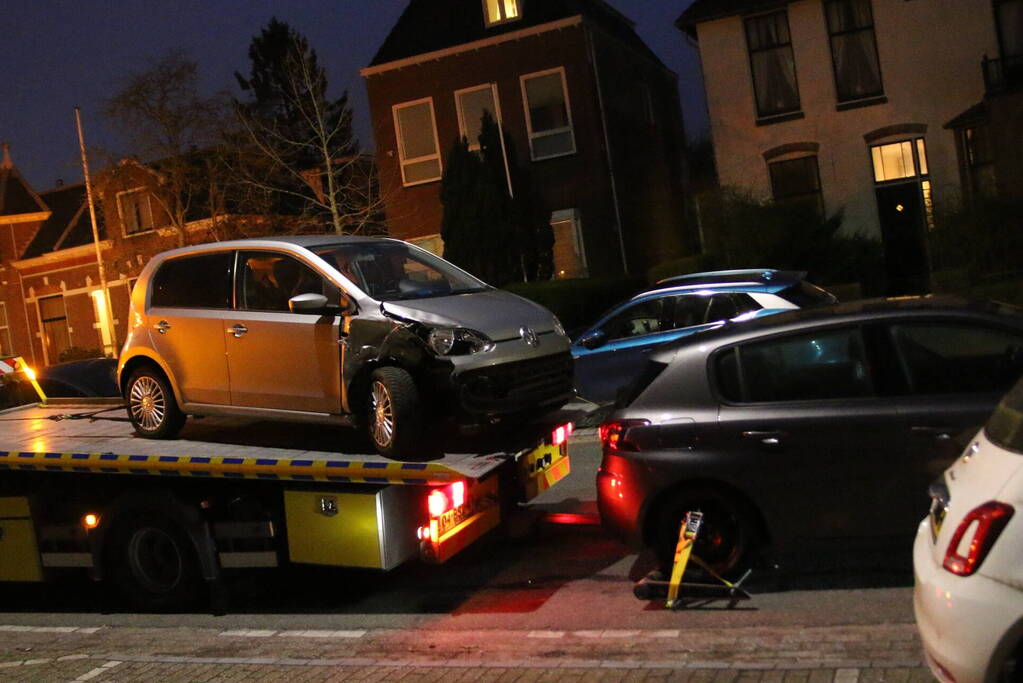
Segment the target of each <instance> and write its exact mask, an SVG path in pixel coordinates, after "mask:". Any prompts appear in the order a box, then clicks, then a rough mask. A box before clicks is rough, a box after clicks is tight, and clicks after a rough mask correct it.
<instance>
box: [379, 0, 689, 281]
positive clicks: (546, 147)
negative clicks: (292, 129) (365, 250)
mask: <svg viewBox="0 0 1023 683" xmlns="http://www.w3.org/2000/svg"><path fill="white" fill-rule="evenodd" d="M362 75H363V77H364V78H365V81H366V88H367V91H368V94H369V103H370V109H371V116H372V125H373V135H374V138H375V141H376V150H377V163H378V169H379V177H380V185H381V193H382V196H383V198H384V201H385V204H386V212H387V216H388V228H389V232H390V234H391V235H392V236H395V237H398V238H401V239H406V240H409V241H412V242H416V243H419V244H420V245H421V246H425V247H426V248H428V249H431V250H432V251H434V252H436V253H442V250H443V245H442V243H441V239H440V236H439V232H440V225H441V217H442V211H443V209H442V206H441V203H440V198H439V190H440V180H441V177H442V175H443V172H444V161H445V159H444V158H445V156H446V155H447V153H448V151H449V150H450V149H451V147H452V145H453V143H454V141H455V140H457V139H458V138H459V137H460V136H465V137H466V138H468V139H469V140H470V143H471V144H472V143H473V142H474V141H475V140H476V138H477V137H478V134H479V128H480V123H479V122H480V119H481V117H482V114H483V111H484V110H488V111H490V113H491V114H492V115H493V116H494V118H495V119H496V120H497V121H498V123H499V125H500V127H501V128H502V130H503V131H504V133H505V135H506V136H507V137H508V138H509V139H510V141H511V145H510V148H511V149H512V150H514V156H515V157H517V158H513V159H509V163H511V164H520V165H523V164H528V165H529V169H528V170H529V172H530V174H531V176H532V179H533V180H532V183H533V185H534V186H535V187H536V188H538V189H539V191H540V193H541V195H542V197H543V200H544V202H545V203H546V206H547V207H548V208H550V209H551V211H552V213H551V224H552V226H553V228H554V233H555V273H556V276H559V277H581V276H586V275H593V276H601V275H609V274H615V273H622V272H642V271H643V269H645V268H646V267H648V266H649V265H652V264H654V263H656V262H658V261H660V260H664V259H667V258H672V257H674V256H677V255H680V254H681V253H682V252H683V250H684V248H685V246H686V244H685V234H684V230H683V207H684V202H683V196H682V169H681V152H682V144H683V143H682V140H683V125H682V115H681V109H680V107H679V102H678V90H677V83H676V76H675V74H674V73H672V72H671V71H669V70H668V69H667V68H666V67H665V66H664V64H663V63H662V62H661V61H660V60H659V59H658V58H657V56H656V55H654V54H653V53H652V52H651V51H650V49H649V48H648V47H647V46H646V45H645V44H644V43H643V41H642V40H641V39H640V38H639V36H638V35H637V34H636V32H635V31H634V29H633V25H632V22H631V21H630V20H629V19H627V18H626V17H624V16H623V15H621V14H620V13H619V12H617V11H616V10H614V9H613V8H611V7H610V6H609V5H607V4H606V3H605V2H603V1H602V0H411V1H410V2H409V4H408V6H407V7H406V9H405V11H404V13H403V14H402V15H401V17H400V18H399V19H398V22H397V23H396V24H395V26H394V27H393V28H392V29H391V32H390V34H389V35H388V36H387V38H386V40H385V41H384V43H383V44H382V45H381V46H380V48H379V50H378V52H377V54H376V56H375V57H374V59H373V60H372V62H371V63H370V65H369V66H368V67H366V68H365V69H363V70H362ZM512 191H514V188H512Z"/></svg>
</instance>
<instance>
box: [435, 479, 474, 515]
mask: <svg viewBox="0 0 1023 683" xmlns="http://www.w3.org/2000/svg"><path fill="white" fill-rule="evenodd" d="M464 504H465V482H464V481H456V482H455V483H454V484H451V485H449V486H445V487H444V488H442V489H434V490H432V491H430V495H429V496H427V498H426V505H427V507H428V508H429V510H430V516H431V517H440V516H441V515H443V514H444V513H445V512H447V511H448V510H454V509H455V508H457V507H462V505H464Z"/></svg>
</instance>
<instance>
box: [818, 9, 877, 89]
mask: <svg viewBox="0 0 1023 683" xmlns="http://www.w3.org/2000/svg"><path fill="white" fill-rule="evenodd" d="M849 1H850V0H824V2H822V3H821V10H822V11H823V12H824V26H825V28H826V29H827V31H828V49H829V51H830V52H831V75H832V78H833V83H834V85H835V102H836V103H837V105H838V107H839V109H845V108H848V107H850V106H855V105H857V104H861V103H862V104H864V105H867V104H872V103H875V102H876V103H877V104H882V103H883V102H885V101H887V99H886V96H885V92H884V74H883V73H882V71H881V55H880V53H879V52H878V51H877V31H876V30H875V28H874V6H873V3H872V2H871V0H864V2H865V3H866V5H867V8H868V9H869V10H870V24H869V26H860V27H858V28H853V29H846V30H844V31H835V30H833V29H832V28H831V20H830V19H829V18H828V17H829V15H828V5H830V4H834V3H837V2H849ZM864 31H870V35H871V44H872V45H873V47H874V62H875V64H877V83H878V87H879V90H878V92H876V93H871V94H869V95H862V96H860V97H850V98H847V99H843V98H842V93H841V86H840V85H839V78H838V62H837V61H835V41H834V39H835V38H836V37H838V36H847V35H852V34H854V33H859V32H864Z"/></svg>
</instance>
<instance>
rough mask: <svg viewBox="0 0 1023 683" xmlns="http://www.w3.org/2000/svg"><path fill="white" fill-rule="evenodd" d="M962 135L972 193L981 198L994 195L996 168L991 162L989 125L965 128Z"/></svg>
mask: <svg viewBox="0 0 1023 683" xmlns="http://www.w3.org/2000/svg"><path fill="white" fill-rule="evenodd" d="M961 135H962V141H963V150H964V151H965V153H966V174H967V176H968V180H969V188H970V192H972V193H973V194H975V195H980V196H991V195H993V194H994V193H995V166H994V163H992V161H991V138H990V132H989V130H988V127H987V125H980V126H974V127H972V128H964V129H963V130H962V132H961Z"/></svg>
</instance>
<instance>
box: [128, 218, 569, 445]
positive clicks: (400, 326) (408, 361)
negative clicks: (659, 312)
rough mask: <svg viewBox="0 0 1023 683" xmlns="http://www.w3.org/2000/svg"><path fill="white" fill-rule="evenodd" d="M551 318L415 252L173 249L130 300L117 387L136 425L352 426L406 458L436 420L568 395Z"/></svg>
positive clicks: (546, 404)
mask: <svg viewBox="0 0 1023 683" xmlns="http://www.w3.org/2000/svg"><path fill="white" fill-rule="evenodd" d="M568 348H569V340H568V338H567V337H566V336H565V332H564V330H563V329H562V327H561V324H560V323H559V322H558V320H557V318H555V317H554V315H552V314H551V313H550V311H548V310H546V309H545V308H543V307H541V306H539V305H537V304H534V303H532V302H530V301H528V300H526V299H523V298H521V297H518V296H515V295H513V294H510V293H508V292H504V291H501V290H498V289H495V288H494V287H491V286H489V285H487V284H485V283H484V282H482V281H480V280H478V279H477V278H475V277H473V276H472V275H470V274H469V273H466V272H465V271H463V270H460V269H459V268H457V267H455V266H454V265H452V264H450V263H448V262H447V261H444V260H443V259H441V258H438V257H437V256H434V255H433V254H431V253H430V252H428V251H425V250H423V249H420V248H419V247H416V246H414V245H411V244H408V243H406V242H402V241H399V240H393V239H384V238H370V237H352V236H344V237H338V236H325V235H302V236H288V237H280V238H272V239H252V240H238V241H232V242H219V243H213V244H205V245H200V246H194V247H186V248H184V249H176V250H173V251H168V252H164V253H162V254H159V255H157V256H156V257H155V258H153V259H152V261H150V262H149V264H148V265H147V266H146V267H145V269H144V270H143V272H142V274H141V275H140V277H139V279H138V282H137V283H136V285H135V288H134V290H133V291H132V295H131V310H130V313H129V332H128V336H127V339H126V341H125V344H124V348H123V350H122V353H121V357H120V361H119V364H118V382H119V386H120V389H121V392H122V394H123V395H124V398H125V401H126V404H127V407H128V413H129V417H130V419H131V421H132V423H133V425H134V427H135V430H136V432H137V433H138V434H139V435H141V436H144V437H148V438H158V439H163V438H172V437H173V436H175V435H176V433H177V432H178V430H179V429H180V428H181V427H182V426H183V424H184V422H185V418H186V416H187V415H235V416H245V417H255V418H265V419H283V420H292V421H305V422H317V423H334V424H346V425H352V426H358V427H364V428H365V429H366V431H367V434H368V435H369V437H370V438H371V440H372V442H373V445H374V446H375V448H376V449H377V450H378V451H379V452H380V453H381V454H383V455H387V456H390V457H398V458H400V457H403V456H407V455H412V454H413V451H414V450H415V449H416V447H417V443H419V442H420V438H421V436H422V435H423V433H424V430H426V429H427V428H428V427H430V426H431V425H433V424H437V423H439V422H442V421H446V420H448V419H449V418H454V419H455V420H456V421H457V422H458V423H459V424H460V425H462V426H472V425H484V424H488V423H493V422H499V421H502V420H508V419H509V418H516V417H522V416H526V415H528V414H531V413H537V412H542V411H546V410H552V409H556V408H558V407H560V406H561V405H563V404H564V403H565V402H566V401H568V400H569V399H570V398H571V397H572V395H573V390H572V358H571V355H570V354H569V351H568Z"/></svg>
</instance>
